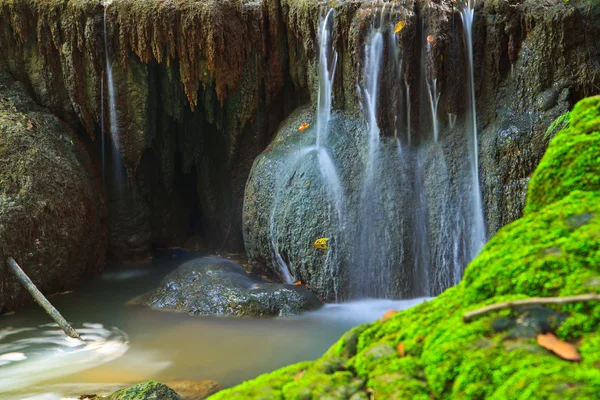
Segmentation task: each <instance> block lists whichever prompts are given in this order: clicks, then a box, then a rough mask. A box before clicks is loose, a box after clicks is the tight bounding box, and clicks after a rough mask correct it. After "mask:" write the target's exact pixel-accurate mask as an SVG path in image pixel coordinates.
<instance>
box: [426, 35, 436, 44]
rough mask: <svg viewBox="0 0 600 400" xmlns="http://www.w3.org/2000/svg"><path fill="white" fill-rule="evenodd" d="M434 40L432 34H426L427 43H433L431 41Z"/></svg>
mask: <svg viewBox="0 0 600 400" xmlns="http://www.w3.org/2000/svg"><path fill="white" fill-rule="evenodd" d="M434 40H435V38H434V37H433V35H429V36H427V41H428V42H429V43H433V41H434Z"/></svg>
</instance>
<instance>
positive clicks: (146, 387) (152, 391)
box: [106, 381, 183, 400]
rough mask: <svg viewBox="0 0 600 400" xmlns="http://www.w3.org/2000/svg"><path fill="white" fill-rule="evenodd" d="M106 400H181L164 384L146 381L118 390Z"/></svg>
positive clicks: (181, 399)
mask: <svg viewBox="0 0 600 400" xmlns="http://www.w3.org/2000/svg"><path fill="white" fill-rule="evenodd" d="M106 400H183V398H182V397H181V396H180V395H178V394H177V393H176V392H175V391H174V390H173V389H171V388H170V387H168V386H167V385H165V384H164V383H160V382H156V381H147V382H143V383H138V384H137V385H133V386H130V387H128V388H125V389H122V390H119V391H118V392H115V393H113V394H111V395H109V396H108V397H107V398H106Z"/></svg>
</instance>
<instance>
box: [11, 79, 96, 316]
mask: <svg viewBox="0 0 600 400" xmlns="http://www.w3.org/2000/svg"><path fill="white" fill-rule="evenodd" d="M88 151H89V149H88V148H87V145H86V144H85V143H84V142H83V141H80V140H79V139H78V138H77V135H76V134H75V132H73V131H71V130H70V129H69V128H68V127H67V126H66V125H65V124H64V123H63V122H61V121H60V120H59V119H58V118H57V117H55V116H53V115H51V114H50V113H49V112H48V111H47V110H46V109H44V108H42V107H40V106H38V105H37V104H35V103H34V101H33V100H32V99H31V98H30V97H29V96H28V95H27V93H26V92H25V89H24V88H23V87H22V86H21V85H20V84H17V83H15V82H13V81H11V80H10V79H9V78H7V77H6V76H5V75H3V74H1V73H0V267H2V264H3V263H4V260H6V258H7V257H9V256H11V257H13V258H14V259H15V260H16V261H17V262H18V263H19V264H20V266H21V268H22V269H23V270H24V271H25V273H26V274H28V275H29V277H30V278H31V280H32V281H33V282H34V284H35V285H36V286H37V287H38V289H40V290H41V291H42V292H43V293H45V294H47V295H48V294H51V293H56V292H62V291H67V290H70V289H72V288H73V287H74V286H75V284H76V283H77V282H79V281H80V280H81V279H82V278H84V277H87V276H91V275H94V274H97V273H99V272H101V271H102V269H103V268H104V257H105V254H106V247H107V224H106V206H105V200H104V193H103V189H102V186H101V177H100V173H99V171H98V165H97V164H94V163H92V161H91V160H90V155H89V153H88ZM31 301H32V298H31V296H30V295H29V293H28V292H27V291H26V290H25V289H24V288H23V287H22V286H21V284H20V283H19V282H18V281H17V279H16V278H15V277H14V276H13V274H12V273H11V272H10V271H9V270H8V268H6V267H4V268H3V270H2V271H1V272H0V310H1V309H4V310H7V309H9V310H10V309H15V308H17V307H19V306H21V305H23V304H25V303H27V302H31Z"/></svg>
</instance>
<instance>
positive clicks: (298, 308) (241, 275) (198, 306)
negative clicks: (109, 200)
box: [134, 258, 322, 316]
mask: <svg viewBox="0 0 600 400" xmlns="http://www.w3.org/2000/svg"><path fill="white" fill-rule="evenodd" d="M134 303H136V304H141V305H145V306H149V307H152V308H156V309H165V310H176V311H182V312H186V313H189V314H192V315H219V316H228V315H231V316H287V315H295V314H299V313H302V312H305V311H311V310H315V309H317V308H319V307H321V305H322V303H321V301H320V300H319V298H318V297H317V296H315V295H314V294H313V293H312V292H310V291H309V290H307V289H304V288H301V287H298V286H293V285H284V284H280V283H269V282H266V281H264V280H263V279H261V278H258V277H252V276H250V275H248V274H246V272H245V271H244V269H243V268H242V267H241V266H240V265H239V264H236V263H234V262H232V261H228V260H223V259H203V258H199V259H195V260H191V261H188V262H186V263H185V264H183V265H182V266H180V267H178V268H177V269H176V270H175V271H173V272H172V273H170V274H169V275H168V276H167V277H166V278H165V279H164V280H163V281H162V283H161V284H160V286H159V288H158V289H156V290H155V291H152V292H150V293H148V294H146V295H144V296H142V297H141V298H139V299H136V300H135V301H134Z"/></svg>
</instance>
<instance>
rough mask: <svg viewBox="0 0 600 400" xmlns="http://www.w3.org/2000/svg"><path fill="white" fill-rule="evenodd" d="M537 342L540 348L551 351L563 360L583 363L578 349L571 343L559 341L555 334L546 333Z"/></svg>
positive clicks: (538, 337) (539, 336)
mask: <svg viewBox="0 0 600 400" xmlns="http://www.w3.org/2000/svg"><path fill="white" fill-rule="evenodd" d="M537 342H538V344H539V345H540V346H542V347H543V348H545V349H548V350H550V351H551V352H553V353H554V354H556V355H557V356H559V357H560V358H562V359H563V360H567V361H581V356H580V355H579V352H578V351H577V348H576V347H575V346H573V345H572V344H571V343H567V342H563V341H562V340H560V339H558V338H557V337H556V336H555V335H554V334H553V333H550V332H549V333H545V334H543V335H542V334H540V335H538V336H537Z"/></svg>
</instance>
